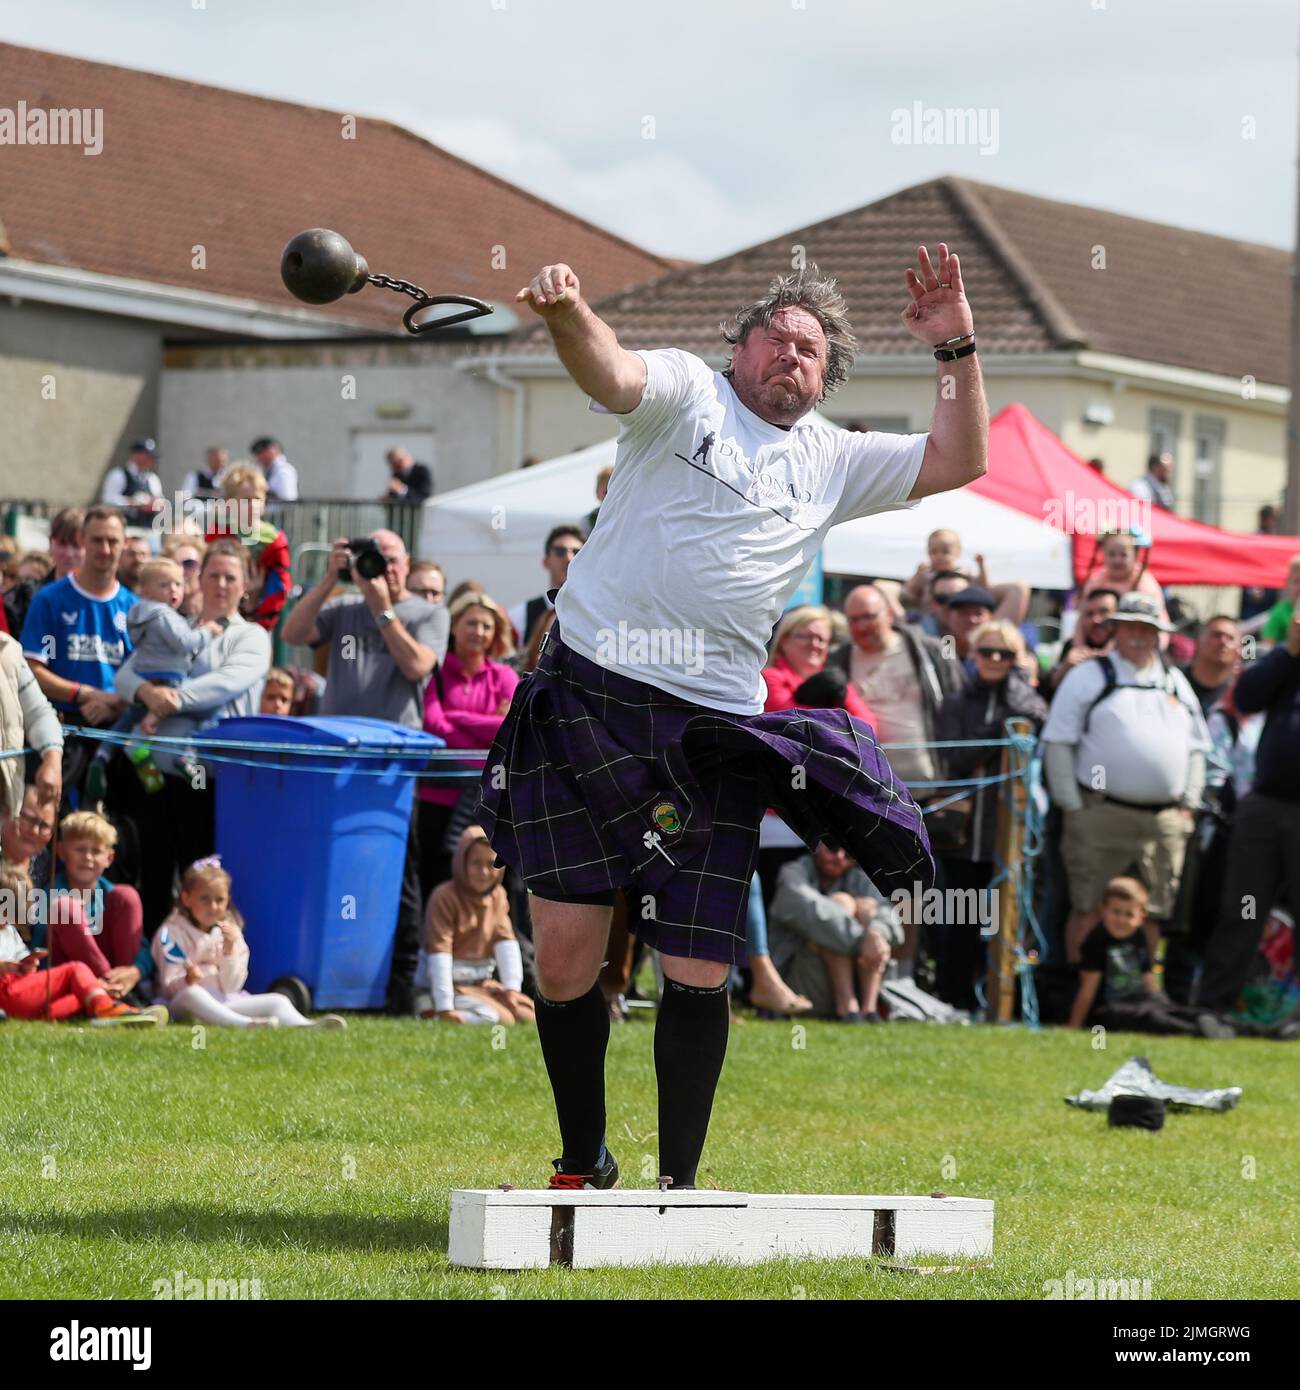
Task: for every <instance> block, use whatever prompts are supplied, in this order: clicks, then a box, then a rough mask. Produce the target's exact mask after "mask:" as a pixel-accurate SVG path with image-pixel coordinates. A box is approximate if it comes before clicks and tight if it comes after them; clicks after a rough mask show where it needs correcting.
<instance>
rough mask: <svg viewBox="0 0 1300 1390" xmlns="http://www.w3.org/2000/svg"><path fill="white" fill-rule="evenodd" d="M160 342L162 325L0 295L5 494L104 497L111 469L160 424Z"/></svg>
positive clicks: (80, 499)
mask: <svg viewBox="0 0 1300 1390" xmlns="http://www.w3.org/2000/svg"><path fill="white" fill-rule="evenodd" d="M161 344H162V334H161V330H160V328H159V327H158V326H157V325H156V324H150V323H147V322H143V321H136V320H131V319H121V318H113V317H111V316H109V315H106V314H96V313H87V312H84V311H82V310H78V309H65V308H62V307H59V306H56V305H46V304H33V303H19V304H17V305H15V304H14V303H13V302H12V301H11V300H9V299H5V300H3V301H0V494H3V495H4V496H7V497H23V498H26V497H33V498H42V499H44V500H46V501H49V502H55V503H82V504H84V503H86V502H88V501H90V500H91V499H92V498H94V497H96V496H98V494H99V489H100V485H101V483H102V481H103V476H104V474H105V472H106V471H107V470H108V468H109V466H110V465H111V464H115V463H120V462H122V460H123V459H124V458H125V457H126V447H127V445H128V444H130V442H131V440H132V439H133V438H135V437H136V436H138V435H141V434H149V433H152V431H153V429H154V426H155V424H156V420H157V410H158V383H159V377H160V374H161V365H162V356H161V354H162V347H161ZM51 392H52V393H53V398H52V399H50V398H48V397H49V395H50V393H51Z"/></svg>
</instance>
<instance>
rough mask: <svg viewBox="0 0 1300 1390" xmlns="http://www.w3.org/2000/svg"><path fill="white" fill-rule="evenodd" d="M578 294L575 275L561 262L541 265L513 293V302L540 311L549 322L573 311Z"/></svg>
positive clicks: (579, 289)
mask: <svg viewBox="0 0 1300 1390" xmlns="http://www.w3.org/2000/svg"><path fill="white" fill-rule="evenodd" d="M581 295H582V287H581V285H579V284H578V277H577V276H576V275H575V274H574V273H573V271H572V269H571V268H570V267H569V266H567V265H565V264H564V263H563V262H561V263H560V264H559V265H547V266H543V267H542V268H541V270H539V271H538V272H537V274H536V275H534V276H533V278H532V280H530V281H529V283H528V284H526V285H525V286H524V287H523V289H521V290H520V291H519V293H518V294H517V295H515V303H516V304H519V303H527V304H528V306H529V307H530V308H531V309H532V311H533V312H534V313H535V314H540V315H541V317H542V318H544V319H546V320H547V321H548V322H549V321H550V320H552V319H555V318H559V317H563V316H565V315H567V314H571V313H573V311H574V309H576V308H577V306H578V303H579V302H580V299H581Z"/></svg>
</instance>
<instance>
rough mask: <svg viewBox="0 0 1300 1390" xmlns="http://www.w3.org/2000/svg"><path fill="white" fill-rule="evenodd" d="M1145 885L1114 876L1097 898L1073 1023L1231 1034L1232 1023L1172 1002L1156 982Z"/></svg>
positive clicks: (1210, 1035)
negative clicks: (1146, 929)
mask: <svg viewBox="0 0 1300 1390" xmlns="http://www.w3.org/2000/svg"><path fill="white" fill-rule="evenodd" d="M1146 915H1147V890H1146V889H1145V888H1144V887H1143V886H1142V884H1141V883H1139V882H1138V880H1137V879H1135V878H1126V877H1120V878H1112V879H1111V880H1110V882H1109V883H1108V884H1107V885H1106V892H1105V895H1104V896H1103V897H1102V900H1101V921H1100V922H1099V923H1098V924H1097V925H1096V926H1095V927H1094V928H1093V929H1092V931H1091V932H1089V933H1088V935H1087V936H1086V937H1085V938H1084V941H1083V948H1082V953H1081V955H1080V958H1079V992H1078V993H1077V994H1076V995H1075V996H1074V1007H1073V1008H1072V1009H1071V1010H1070V1023H1069V1026H1070V1027H1071V1028H1082V1027H1084V1026H1085V1025H1093V1024H1101V1025H1102V1026H1103V1027H1105V1028H1114V1029H1116V1030H1118V1031H1121V1032H1130V1033H1181V1034H1184V1035H1187V1036H1190V1037H1203V1038H1231V1037H1235V1036H1236V1034H1235V1032H1234V1030H1233V1028H1232V1026H1231V1025H1230V1024H1228V1023H1226V1022H1224V1021H1223V1020H1222V1019H1220V1018H1219V1017H1218V1016H1217V1015H1215V1014H1212V1013H1208V1012H1207V1011H1206V1010H1204V1009H1196V1008H1192V1007H1190V1006H1189V1005H1185V1004H1175V1003H1174V1002H1173V1000H1172V999H1170V998H1169V996H1168V995H1167V994H1165V993H1164V992H1163V991H1162V990H1161V989H1160V987H1159V985H1158V984H1157V983H1156V977H1155V972H1154V970H1153V969H1152V966H1151V951H1150V949H1149V947H1148V946H1147V941H1146V934H1145V933H1144V932H1143V931H1142V930H1141V927H1142V924H1143V922H1145V921H1146Z"/></svg>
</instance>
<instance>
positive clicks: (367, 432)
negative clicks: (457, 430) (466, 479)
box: [348, 425, 438, 500]
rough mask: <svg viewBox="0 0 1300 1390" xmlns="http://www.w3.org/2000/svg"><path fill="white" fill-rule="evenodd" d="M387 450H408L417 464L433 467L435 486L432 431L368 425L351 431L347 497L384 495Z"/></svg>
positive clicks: (435, 461) (387, 473)
mask: <svg viewBox="0 0 1300 1390" xmlns="http://www.w3.org/2000/svg"><path fill="white" fill-rule="evenodd" d="M390 449H407V450H409V451H410V454H411V457H412V458H413V459H414V460H415V461H416V463H426V464H428V465H429V467H430V468H432V469H433V483H434V487H435V488H436V487H437V485H438V468H437V462H438V461H437V459H436V458H435V457H434V442H433V431H432V430H402V429H385V428H384V427H383V426H376V425H367V426H365V428H364V429H354V430H353V431H352V474H351V488H350V490H349V492H348V496H349V497H358V498H366V499H368V500H369V499H378V498H380V497H382V496H383V495H384V491H385V489H386V488H387V487H388V479H389V477H390V476H391V475H390V473H389V471H388V463H387V462H386V458H387V454H388V451H389V450H390Z"/></svg>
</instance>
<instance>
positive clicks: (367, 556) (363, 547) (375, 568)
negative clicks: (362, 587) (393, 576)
mask: <svg viewBox="0 0 1300 1390" xmlns="http://www.w3.org/2000/svg"><path fill="white" fill-rule="evenodd" d="M348 549H349V550H350V551H351V552H352V555H353V560H352V563H351V564H350V565H342V566H340V567H339V578H340V579H343V580H345V581H346V580H351V579H353V577H354V575H356V576H360V578H362V579H378V578H379V576H380V575H381V574H383V573H384V571H385V570H386V569H387V568H388V561H387V560H386V559H385V558H384V553H383V551H382V550H380V548H379V546H378V544H377V543H376V542H375V541H372V540H371V539H370V537H369V536H363V537H362V538H361V539H360V540H359V541H349V542H348Z"/></svg>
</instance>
